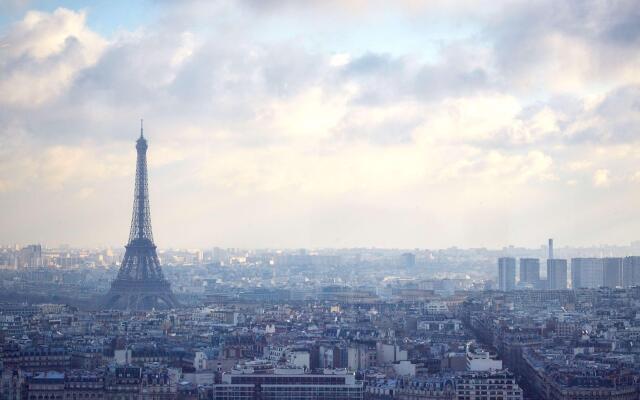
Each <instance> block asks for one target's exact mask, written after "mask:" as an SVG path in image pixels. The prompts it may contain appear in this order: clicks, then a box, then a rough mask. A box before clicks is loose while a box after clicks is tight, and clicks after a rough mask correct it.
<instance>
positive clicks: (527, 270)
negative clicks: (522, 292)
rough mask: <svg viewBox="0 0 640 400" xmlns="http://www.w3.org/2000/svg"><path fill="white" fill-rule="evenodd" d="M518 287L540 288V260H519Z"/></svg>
mask: <svg viewBox="0 0 640 400" xmlns="http://www.w3.org/2000/svg"><path fill="white" fill-rule="evenodd" d="M520 285H530V286H531V287H532V288H534V289H538V288H539V287H540V260H539V259H537V258H521V259H520Z"/></svg>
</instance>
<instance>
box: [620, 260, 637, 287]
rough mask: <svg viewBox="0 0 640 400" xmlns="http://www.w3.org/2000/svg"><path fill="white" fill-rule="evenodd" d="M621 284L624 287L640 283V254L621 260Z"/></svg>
mask: <svg viewBox="0 0 640 400" xmlns="http://www.w3.org/2000/svg"><path fill="white" fill-rule="evenodd" d="M622 285H623V286H624V287H632V286H639V285H640V256H630V257H625V258H624V260H623V261H622Z"/></svg>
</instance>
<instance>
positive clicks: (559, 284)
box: [547, 259, 567, 290]
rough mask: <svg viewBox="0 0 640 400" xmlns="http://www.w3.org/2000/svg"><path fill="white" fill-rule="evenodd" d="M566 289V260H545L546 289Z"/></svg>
mask: <svg viewBox="0 0 640 400" xmlns="http://www.w3.org/2000/svg"><path fill="white" fill-rule="evenodd" d="M566 288H567V260H561V259H549V260H547V289H549V290H558V289H566Z"/></svg>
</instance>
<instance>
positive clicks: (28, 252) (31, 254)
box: [18, 244, 42, 267]
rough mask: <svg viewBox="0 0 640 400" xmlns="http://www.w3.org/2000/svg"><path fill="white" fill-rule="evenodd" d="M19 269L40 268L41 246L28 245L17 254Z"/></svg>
mask: <svg viewBox="0 0 640 400" xmlns="http://www.w3.org/2000/svg"><path fill="white" fill-rule="evenodd" d="M18 266H19V267H42V246H41V245H39V244H30V245H29V246H26V247H23V248H22V249H21V250H20V252H19V253H18Z"/></svg>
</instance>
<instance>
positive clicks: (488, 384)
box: [456, 371, 523, 400]
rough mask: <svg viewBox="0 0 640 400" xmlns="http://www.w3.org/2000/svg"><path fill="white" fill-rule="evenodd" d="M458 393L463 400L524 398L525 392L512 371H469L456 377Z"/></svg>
mask: <svg viewBox="0 0 640 400" xmlns="http://www.w3.org/2000/svg"><path fill="white" fill-rule="evenodd" d="M456 395H457V398H458V399H462V400H490V399H503V400H522V399H523V393H522V389H520V386H518V384H517V383H516V379H515V377H514V376H513V374H512V373H510V372H508V371H497V372H468V373H465V374H462V375H460V376H458V377H457V378H456Z"/></svg>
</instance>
